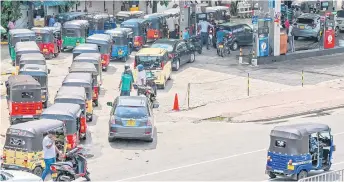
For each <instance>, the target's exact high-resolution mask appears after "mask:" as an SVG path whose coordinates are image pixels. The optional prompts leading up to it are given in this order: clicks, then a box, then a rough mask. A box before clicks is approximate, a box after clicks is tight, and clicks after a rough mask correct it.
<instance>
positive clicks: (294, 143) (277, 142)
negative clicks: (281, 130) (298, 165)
mask: <svg viewBox="0 0 344 182" xmlns="http://www.w3.org/2000/svg"><path fill="white" fill-rule="evenodd" d="M270 140H271V141H270V147H269V151H270V152H276V153H284V154H289V155H300V154H305V153H308V152H309V140H308V137H303V138H302V139H300V140H298V139H289V138H280V137H274V136H271V137H270Z"/></svg>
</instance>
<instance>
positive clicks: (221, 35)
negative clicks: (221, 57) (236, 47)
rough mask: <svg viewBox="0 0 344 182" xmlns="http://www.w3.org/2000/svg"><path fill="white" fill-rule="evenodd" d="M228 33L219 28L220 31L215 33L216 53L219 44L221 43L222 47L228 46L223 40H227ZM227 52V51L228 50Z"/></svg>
mask: <svg viewBox="0 0 344 182" xmlns="http://www.w3.org/2000/svg"><path fill="white" fill-rule="evenodd" d="M228 34H229V32H228V31H226V30H224V28H223V27H222V26H221V27H220V30H219V31H217V32H216V46H217V51H218V50H219V44H220V43H222V44H223V46H228V45H225V38H228V37H227V36H228ZM228 50H229V49H228Z"/></svg>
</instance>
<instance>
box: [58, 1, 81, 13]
mask: <svg viewBox="0 0 344 182" xmlns="http://www.w3.org/2000/svg"><path fill="white" fill-rule="evenodd" d="M65 2H66V4H64V5H59V10H60V13H64V12H69V10H70V9H71V8H72V7H74V6H75V5H76V4H80V2H78V1H65Z"/></svg>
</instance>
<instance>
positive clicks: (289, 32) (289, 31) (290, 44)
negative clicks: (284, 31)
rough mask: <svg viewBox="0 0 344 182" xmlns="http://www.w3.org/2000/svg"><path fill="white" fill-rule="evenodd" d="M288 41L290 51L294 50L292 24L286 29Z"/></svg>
mask: <svg viewBox="0 0 344 182" xmlns="http://www.w3.org/2000/svg"><path fill="white" fill-rule="evenodd" d="M288 41H289V46H290V51H291V52H295V46H294V36H293V25H292V24H291V25H290V26H289V30H288Z"/></svg>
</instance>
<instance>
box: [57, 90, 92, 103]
mask: <svg viewBox="0 0 344 182" xmlns="http://www.w3.org/2000/svg"><path fill="white" fill-rule="evenodd" d="M55 99H78V100H82V101H83V102H85V99H86V91H85V88H83V87H64V86H62V87H61V88H60V89H59V90H58V92H57V94H56V97H55Z"/></svg>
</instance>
